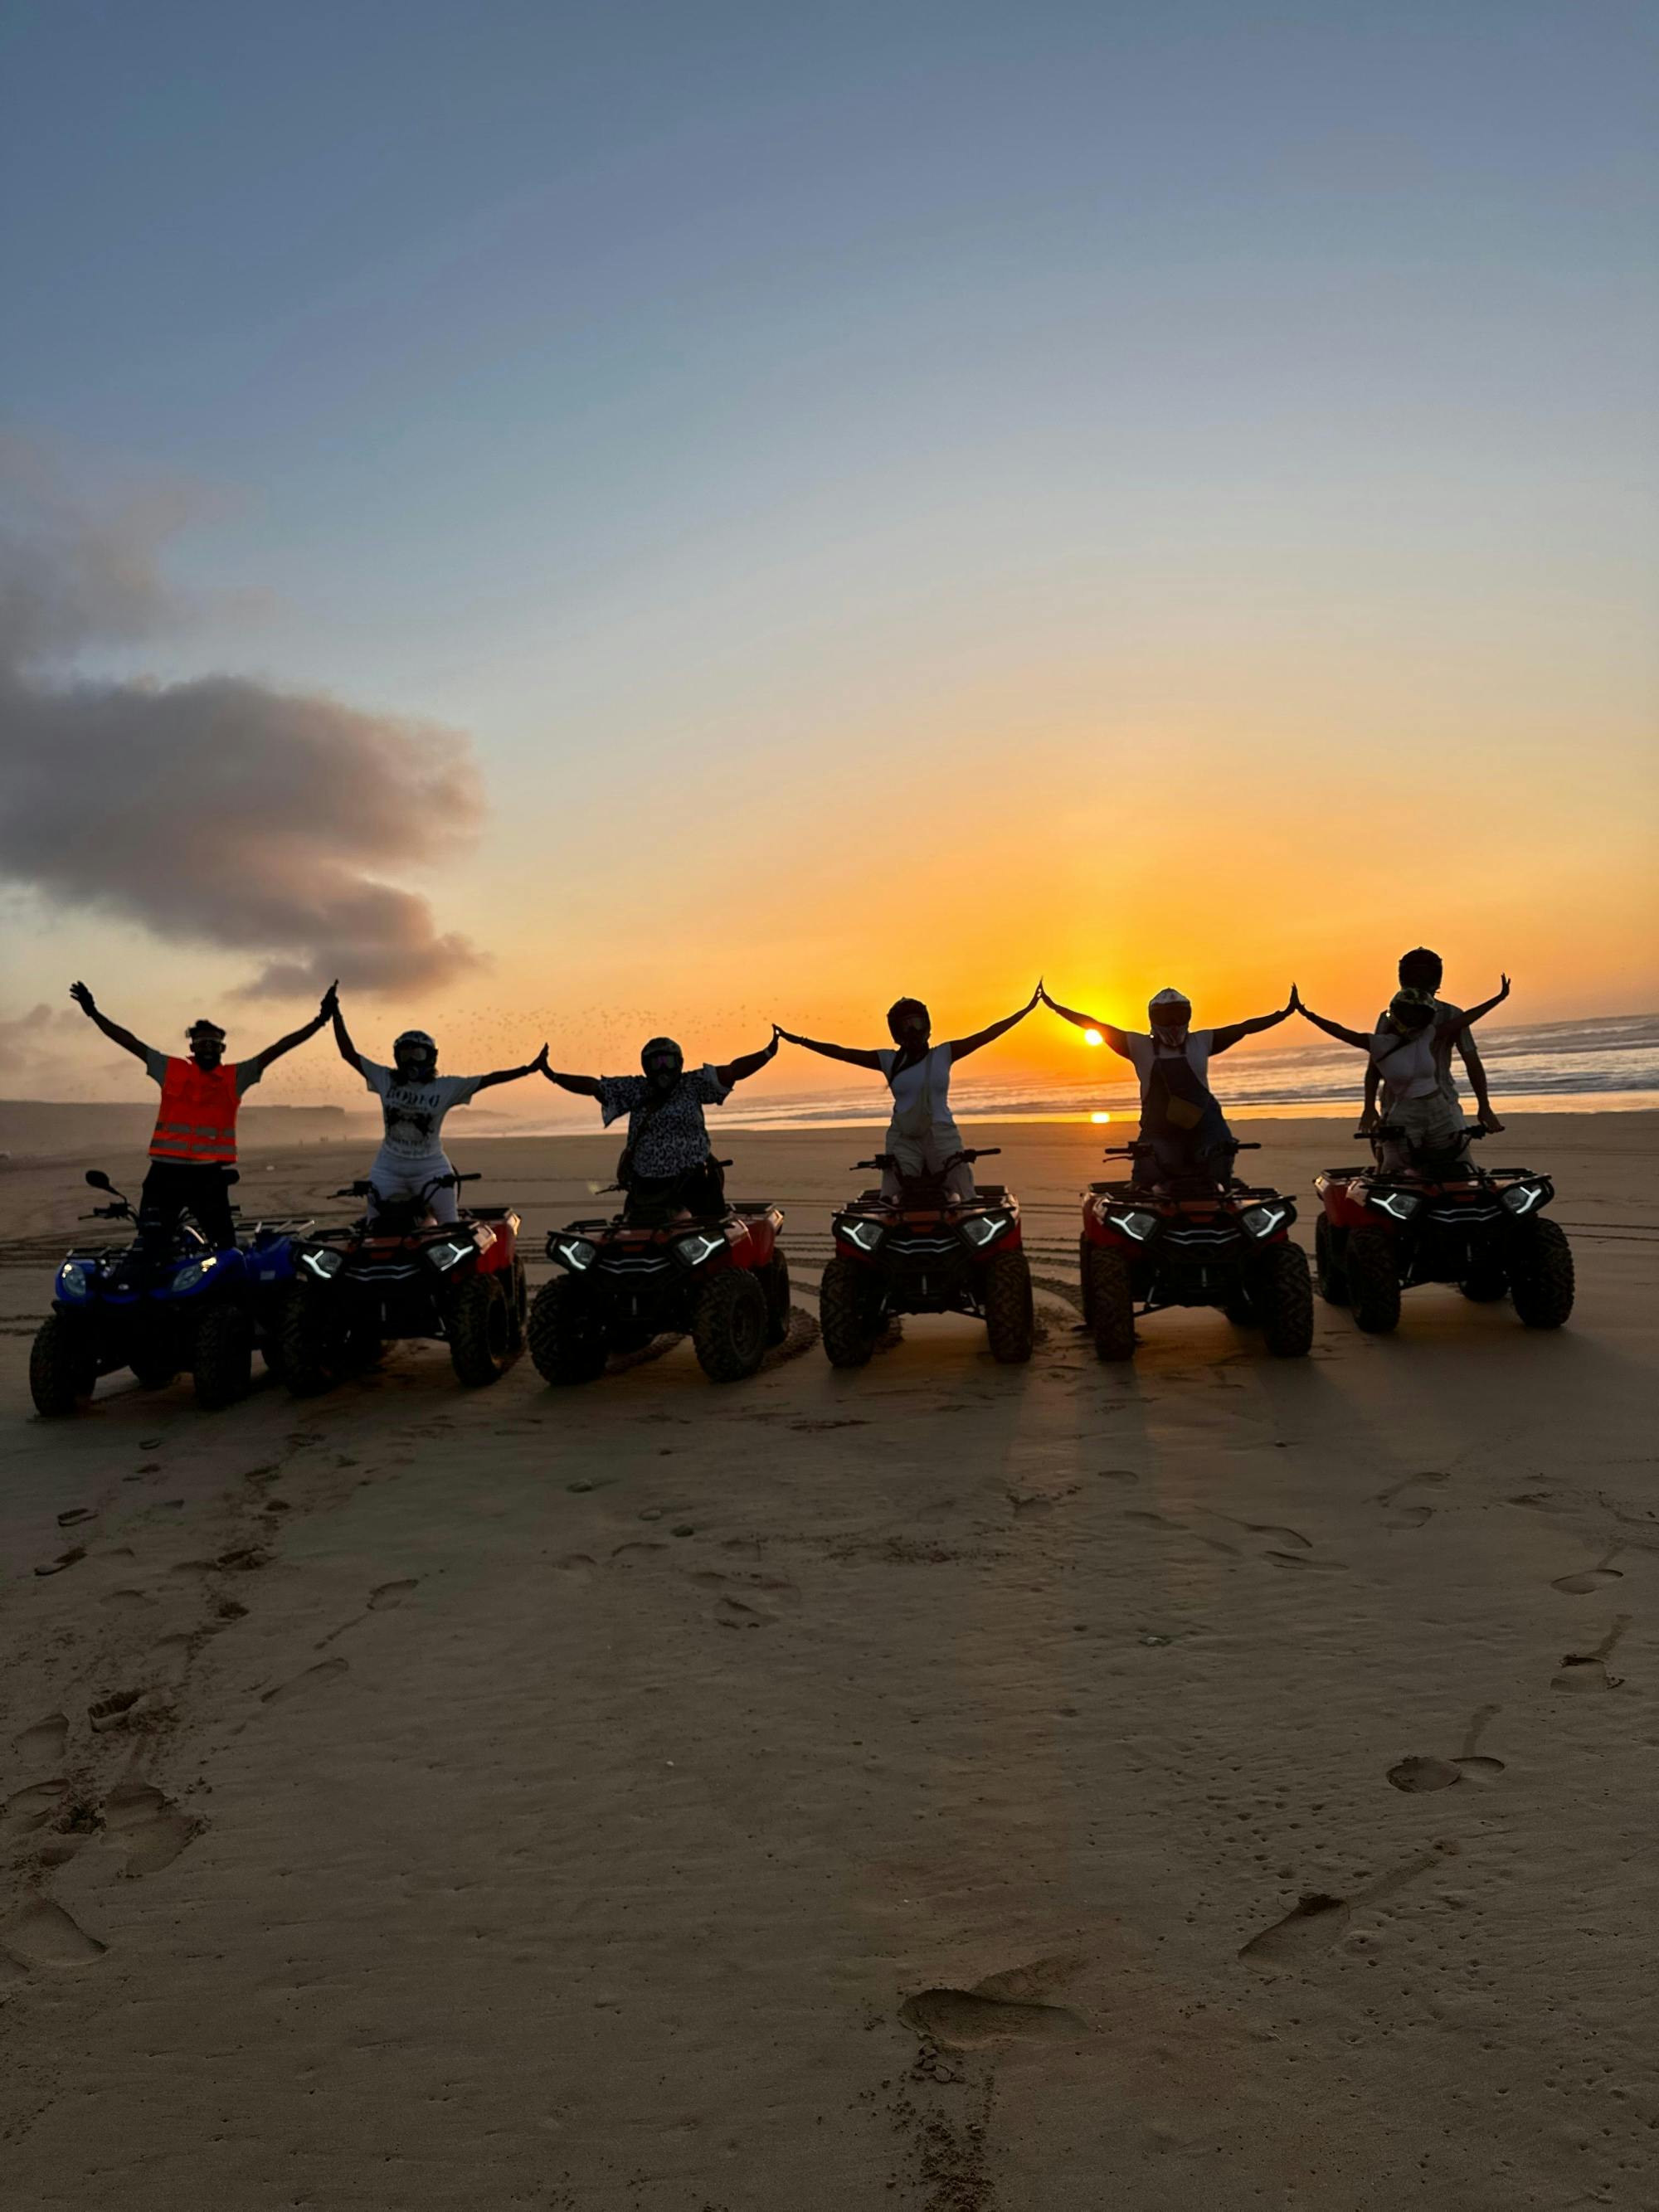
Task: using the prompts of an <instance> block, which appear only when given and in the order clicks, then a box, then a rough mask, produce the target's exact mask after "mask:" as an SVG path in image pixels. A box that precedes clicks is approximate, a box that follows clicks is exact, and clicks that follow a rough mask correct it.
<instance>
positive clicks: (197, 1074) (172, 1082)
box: [149, 1059, 236, 1167]
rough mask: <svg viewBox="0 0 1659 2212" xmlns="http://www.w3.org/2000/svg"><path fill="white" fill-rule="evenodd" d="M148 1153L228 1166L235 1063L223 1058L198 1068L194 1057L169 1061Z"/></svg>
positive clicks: (233, 1122)
mask: <svg viewBox="0 0 1659 2212" xmlns="http://www.w3.org/2000/svg"><path fill="white" fill-rule="evenodd" d="M149 1156H150V1158H151V1159H153V1160H180V1161H183V1162H185V1163H187V1164H190V1165H191V1166H196V1167H214V1166H228V1164H230V1163H231V1162H232V1161H233V1160H234V1158H236V1070H235V1069H234V1067H233V1066H230V1065H229V1064H228V1063H227V1062H222V1063H221V1065H220V1066H217V1067H197V1065H196V1063H195V1061H194V1060H173V1059H169V1060H168V1061H167V1073H166V1074H165V1075H164V1076H163V1078H162V1079H161V1112H160V1113H159V1114H158V1115H157V1116H156V1119H155V1135H154V1136H153V1137H152V1138H151V1139H150V1140H149Z"/></svg>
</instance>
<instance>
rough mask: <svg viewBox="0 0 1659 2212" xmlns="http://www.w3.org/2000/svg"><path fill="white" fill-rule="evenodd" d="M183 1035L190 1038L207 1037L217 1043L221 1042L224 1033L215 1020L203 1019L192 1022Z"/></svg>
mask: <svg viewBox="0 0 1659 2212" xmlns="http://www.w3.org/2000/svg"><path fill="white" fill-rule="evenodd" d="M185 1036H187V1037H190V1038H191V1039H192V1040H194V1039H195V1038H197V1037H208V1038H210V1039H211V1040H213V1041H214V1042H216V1043H219V1044H222V1043H223V1042H224V1041H225V1033H224V1031H223V1030H222V1029H221V1028H220V1026H219V1024H218V1023H217V1022H210V1021H205V1020H204V1021H199V1022H192V1023H191V1025H190V1027H189V1028H188V1029H187V1030H185Z"/></svg>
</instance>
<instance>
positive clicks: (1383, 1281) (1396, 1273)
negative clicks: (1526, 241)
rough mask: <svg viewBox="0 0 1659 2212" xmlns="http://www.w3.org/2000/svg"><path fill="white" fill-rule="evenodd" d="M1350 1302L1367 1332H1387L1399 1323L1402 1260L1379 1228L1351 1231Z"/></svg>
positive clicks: (1347, 1261)
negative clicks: (1396, 1257) (1399, 1259)
mask: <svg viewBox="0 0 1659 2212" xmlns="http://www.w3.org/2000/svg"><path fill="white" fill-rule="evenodd" d="M1343 1259H1344V1262H1345V1265H1344V1270H1343V1272H1344V1273H1345V1274H1346V1277H1347V1284H1348V1304H1349V1305H1350V1307H1351V1308H1352V1311H1353V1317H1354V1320H1355V1321H1356V1322H1358V1326H1359V1327H1360V1328H1363V1329H1364V1332H1365V1334H1366V1335H1367V1336H1387V1335H1388V1334H1389V1333H1390V1331H1391V1330H1394V1329H1396V1328H1399V1326H1400V1262H1399V1261H1397V1260H1396V1259H1395V1255H1394V1245H1393V1243H1392V1242H1391V1241H1390V1239H1389V1238H1388V1237H1385V1236H1384V1235H1383V1232H1382V1231H1380V1230H1377V1229H1355V1230H1352V1231H1350V1233H1349V1237H1348V1249H1347V1250H1346V1253H1345V1254H1344V1255H1343Z"/></svg>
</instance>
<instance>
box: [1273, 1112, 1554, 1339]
mask: <svg viewBox="0 0 1659 2212" xmlns="http://www.w3.org/2000/svg"><path fill="white" fill-rule="evenodd" d="M1355 1134H1356V1135H1357V1136H1358V1135H1364V1134H1366V1132H1364V1131H1360V1130H1356V1131H1355ZM1375 1134H1376V1136H1377V1137H1378V1138H1379V1139H1382V1138H1385V1137H1391V1138H1395V1139H1399V1138H1400V1137H1401V1135H1402V1132H1401V1131H1400V1130H1397V1129H1395V1128H1393V1127H1389V1125H1387V1124H1386V1123H1385V1124H1384V1125H1383V1127H1381V1128H1379V1129H1378V1130H1376V1132H1375ZM1463 1135H1464V1137H1465V1138H1466V1139H1469V1138H1477V1137H1484V1136H1485V1135H1486V1131H1485V1130H1484V1129H1483V1128H1481V1127H1480V1126H1479V1125H1478V1124H1477V1123H1474V1122H1471V1123H1468V1124H1467V1125H1466V1126H1465V1128H1464V1131H1463ZM1314 1188H1315V1189H1316V1191H1317V1192H1318V1193H1319V1194H1320V1196H1321V1198H1322V1200H1324V1202H1325V1211H1324V1212H1323V1213H1322V1215H1321V1217H1320V1220H1319V1225H1318V1228H1317V1229H1316V1231H1315V1251H1314V1260H1315V1265H1316V1268H1317V1270H1318V1276H1319V1291H1320V1295H1321V1297H1323V1298H1324V1299H1325V1301H1326V1303H1327V1304H1330V1305H1334V1306H1346V1307H1347V1308H1348V1310H1350V1312H1351V1313H1352V1315H1353V1317H1354V1320H1355V1321H1356V1322H1358V1325H1359V1327H1360V1328H1363V1329H1364V1331H1365V1332H1366V1333H1367V1334H1368V1335H1372V1336H1386V1335H1387V1334H1389V1331H1390V1330H1392V1329H1394V1328H1397V1327H1398V1326H1399V1322H1400V1293H1401V1291H1402V1290H1409V1289H1411V1288H1412V1287H1413V1285H1416V1284H1418V1283H1455V1284H1456V1285H1457V1287H1458V1289H1459V1290H1460V1291H1462V1293H1463V1295H1464V1297H1466V1298H1470V1299H1473V1300H1474V1303H1475V1304H1477V1305H1496V1304H1497V1303H1498V1300H1499V1299H1500V1298H1503V1297H1509V1298H1510V1299H1511V1300H1513V1302H1514V1305H1515V1310H1516V1313H1517V1314H1518V1315H1519V1316H1520V1317H1521V1319H1522V1322H1524V1323H1525V1324H1526V1326H1527V1327H1528V1328H1560V1327H1561V1325H1562V1323H1563V1322H1565V1320H1566V1318H1567V1316H1568V1315H1569V1314H1571V1311H1572V1296H1573V1273H1572V1247H1571V1245H1570V1244H1569V1243H1568V1242H1567V1239H1566V1235H1565V1231H1563V1229H1562V1228H1561V1225H1560V1224H1559V1222H1555V1221H1545V1220H1541V1218H1539V1217H1540V1215H1541V1213H1542V1211H1543V1209H1544V1207H1545V1206H1547V1205H1548V1204H1549V1202H1550V1200H1552V1199H1553V1197H1554V1195H1555V1185H1554V1184H1553V1182H1551V1181H1550V1179H1549V1177H1548V1176H1541V1175H1535V1174H1534V1172H1533V1170H1531V1169H1530V1168H1478V1167H1476V1166H1475V1164H1474V1162H1473V1161H1472V1160H1470V1159H1469V1158H1467V1157H1466V1156H1465V1154H1464V1152H1463V1151H1462V1146H1459V1145H1455V1144H1454V1145H1453V1146H1450V1147H1449V1148H1445V1149H1443V1150H1440V1151H1436V1152H1431V1151H1426V1150H1425V1151H1422V1152H1415V1153H1413V1157H1412V1164H1411V1166H1410V1167H1409V1168H1407V1169H1406V1170H1395V1169H1389V1168H1384V1167H1382V1166H1376V1167H1347V1168H1327V1169H1326V1170H1325V1171H1324V1172H1323V1174H1322V1175H1319V1176H1315V1178H1314Z"/></svg>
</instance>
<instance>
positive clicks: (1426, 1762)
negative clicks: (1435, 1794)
mask: <svg viewBox="0 0 1659 2212" xmlns="http://www.w3.org/2000/svg"><path fill="white" fill-rule="evenodd" d="M1500 1710H1501V1709H1500V1708H1499V1707H1498V1706H1497V1705H1482V1706H1481V1707H1480V1710H1479V1711H1477V1712H1475V1713H1474V1714H1472V1715H1471V1717H1470V1719H1469V1724H1468V1728H1467V1729H1464V1731H1463V1746H1462V1750H1461V1751H1460V1752H1459V1753H1458V1754H1457V1756H1456V1758H1455V1759H1427V1758H1423V1757H1420V1756H1418V1755H1415V1754H1414V1755H1413V1756H1412V1757H1411V1758H1409V1759H1401V1760H1400V1761H1399V1762H1398V1763H1397V1764H1396V1765H1393V1766H1391V1767H1390V1768H1389V1781H1390V1782H1391V1783H1392V1784H1394V1786H1395V1789H1396V1790H1405V1791H1406V1793H1407V1796H1419V1795H1420V1794H1421V1793H1422V1792H1423V1791H1424V1790H1449V1789H1450V1788H1451V1787H1452V1785H1453V1784H1454V1783H1457V1782H1495V1781H1496V1780H1497V1778H1498V1776H1499V1775H1500V1774H1501V1773H1502V1772H1503V1771H1504V1762H1503V1760H1502V1759H1488V1758H1484V1757H1482V1755H1481V1754H1480V1753H1479V1752H1478V1751H1477V1750H1476V1749H1475V1746H1476V1745H1477V1744H1478V1743H1479V1742H1480V1738H1481V1736H1482V1735H1483V1734H1484V1732H1485V1730H1486V1725H1487V1723H1489V1722H1491V1721H1493V1720H1495V1719H1496V1718H1497V1717H1498V1712H1499V1711H1500Z"/></svg>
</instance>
